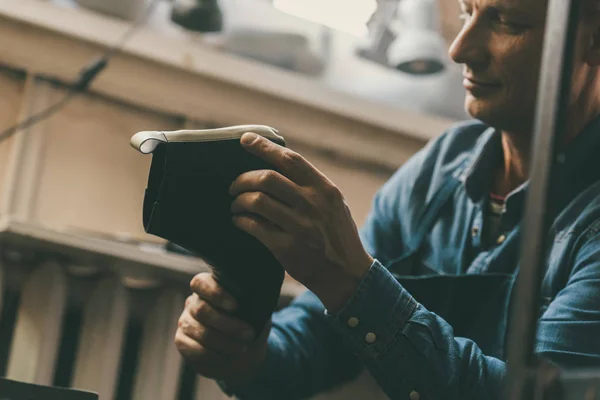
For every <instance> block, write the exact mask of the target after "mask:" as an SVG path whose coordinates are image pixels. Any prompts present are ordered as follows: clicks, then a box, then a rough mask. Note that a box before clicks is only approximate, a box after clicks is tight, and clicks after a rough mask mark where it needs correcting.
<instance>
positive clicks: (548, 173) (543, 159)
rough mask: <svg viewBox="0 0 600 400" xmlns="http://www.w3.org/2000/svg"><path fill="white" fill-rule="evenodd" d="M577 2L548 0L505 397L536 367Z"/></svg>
mask: <svg viewBox="0 0 600 400" xmlns="http://www.w3.org/2000/svg"><path fill="white" fill-rule="evenodd" d="M580 3H581V1H579V0H549V2H548V12H547V16H546V32H545V39H544V48H543V54H542V63H541V71H540V78H539V88H538V97H537V99H538V100H537V111H536V116H535V125H534V142H533V146H532V149H533V154H532V161H531V168H530V171H531V175H530V178H531V179H530V181H531V183H530V186H529V190H528V194H527V203H526V208H525V216H524V220H523V231H522V232H523V235H522V245H521V260H520V264H519V265H520V272H519V276H518V278H517V283H516V288H515V290H516V292H515V297H514V302H513V304H514V308H513V310H512V315H511V320H510V325H509V326H510V332H509V342H508V349H507V350H508V353H507V356H508V371H507V380H506V393H505V395H506V398H507V399H511V400H515V399H525V398H527V397H526V396H527V394H526V393H524V389H525V387H526V385H527V383H528V382H527V381H528V378H529V377H530V368H531V367H534V363H533V353H534V346H535V337H536V333H537V316H538V310H539V303H538V299H539V292H540V286H541V280H542V277H543V272H544V270H545V268H544V266H545V261H546V257H545V254H546V249H547V247H546V246H547V243H546V239H547V232H548V230H549V227H550V224H551V220H550V218H549V217H550V216H549V211H550V210H552V204H549V201H550V200H552V198H553V196H552V193H553V191H554V190H556V187H555V186H553V185H551V183H553V181H552V179H553V177H555V176H556V167H557V163H556V162H555V160H556V159H557V152H556V150H557V145H559V144H560V143H561V142H562V138H563V135H564V130H565V127H566V118H567V105H568V101H569V94H570V83H571V76H572V71H573V60H574V47H575V46H574V43H575V37H576V33H577V21H578V18H579V15H580V6H581V4H580Z"/></svg>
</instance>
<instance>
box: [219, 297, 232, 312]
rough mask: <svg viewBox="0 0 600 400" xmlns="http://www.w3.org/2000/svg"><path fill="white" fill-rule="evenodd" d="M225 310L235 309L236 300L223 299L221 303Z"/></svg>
mask: <svg viewBox="0 0 600 400" xmlns="http://www.w3.org/2000/svg"><path fill="white" fill-rule="evenodd" d="M221 306H222V307H223V309H224V310H227V311H233V310H235V302H234V301H232V300H229V299H228V300H223V304H222V305H221Z"/></svg>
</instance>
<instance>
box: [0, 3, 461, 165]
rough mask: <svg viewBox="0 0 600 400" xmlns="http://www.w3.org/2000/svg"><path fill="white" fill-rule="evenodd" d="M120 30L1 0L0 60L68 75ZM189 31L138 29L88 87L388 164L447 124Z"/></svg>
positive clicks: (73, 14) (54, 9) (60, 10)
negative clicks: (264, 128) (179, 34)
mask: <svg viewBox="0 0 600 400" xmlns="http://www.w3.org/2000/svg"><path fill="white" fill-rule="evenodd" d="M128 28H129V24H128V23H127V22H125V21H122V20H118V19H115V18H110V17H106V16H103V15H101V14H98V13H94V12H91V11H88V10H84V9H74V8H65V7H60V6H57V5H55V4H52V3H50V2H46V1H40V0H19V1H18V2H15V1H13V0H0V54H2V56H1V57H0V62H1V63H6V64H8V65H11V66H15V67H18V68H23V69H25V70H28V71H32V72H35V73H40V74H45V75H50V76H55V77H57V78H59V79H63V80H66V81H72V80H73V79H74V77H75V76H77V74H78V72H79V70H80V68H81V67H82V66H83V65H86V64H88V63H89V62H90V60H92V59H94V58H95V57H97V56H98V55H99V54H101V52H102V50H104V49H106V48H108V47H111V46H113V45H114V44H115V43H118V42H119V39H120V38H121V36H122V34H123V33H124V32H125V31H127V29H128ZM186 38H187V37H186ZM188 39H189V40H178V39H176V38H174V37H171V36H164V35H161V34H160V33H159V32H157V31H154V30H152V29H151V28H148V27H146V28H142V29H141V30H140V31H139V32H137V33H136V34H135V35H134V36H133V37H132V38H131V39H130V40H129V41H128V42H127V44H126V45H125V48H124V50H123V52H122V53H121V54H118V55H117V56H116V57H115V58H114V59H113V60H112V61H111V64H110V66H109V67H108V68H107V70H105V71H104V72H103V73H102V74H101V75H100V76H99V78H98V79H97V80H96V81H95V83H94V85H93V86H92V89H93V90H94V91H96V92H99V93H103V94H106V95H109V96H113V97H116V98H119V99H122V100H124V101H127V102H129V103H133V104H137V105H139V106H142V107H148V108H151V109H155V110H160V111H163V112H165V113H172V114H173V113H176V114H179V115H185V116H187V117H191V118H195V119H198V120H210V121H214V122H216V123H227V124H232V123H262V124H271V125H273V126H275V127H276V128H278V129H280V130H281V131H282V132H283V133H284V135H286V136H287V138H289V139H291V141H292V142H293V141H297V142H299V143H304V144H310V145H313V146H316V147H322V148H323V149H325V150H331V151H334V150H335V151H337V152H340V153H342V154H343V155H344V156H346V157H350V158H356V159H357V160H364V161H367V162H375V163H379V164H383V165H385V166H387V167H389V168H391V169H393V168H396V167H398V166H399V165H401V164H402V162H404V161H405V160H406V159H407V158H408V157H409V156H410V155H411V154H413V153H414V152H415V151H416V150H418V149H419V148H420V147H422V145H423V144H424V143H425V142H426V141H428V140H429V139H431V138H433V137H435V136H437V135H439V134H440V133H441V132H442V131H443V130H445V129H447V128H448V127H449V126H450V125H451V124H453V123H454V122H455V121H451V120H447V119H444V118H439V117H436V116H433V115H424V114H417V113H413V112H408V111H405V110H402V109H399V108H397V107H393V106H390V105H384V104H379V103H376V102H372V101H369V100H366V99H361V98H359V97H356V96H352V95H350V94H345V93H343V92H341V91H338V90H336V89H334V88H331V87H328V86H326V85H325V84H323V83H321V82H319V81H318V80H315V79H312V78H309V77H305V76H302V75H300V74H297V73H294V72H290V71H285V70H281V69H278V68H276V67H273V66H269V65H265V64H261V63H259V62H255V61H252V60H247V59H244V58H241V57H236V56H234V55H230V54H226V53H224V52H221V51H219V50H217V49H215V48H211V47H210V46H208V45H206V44H203V43H202V41H201V40H198V39H197V36H195V37H194V36H192V35H190V36H189V38H188ZM274 110H276V111H274Z"/></svg>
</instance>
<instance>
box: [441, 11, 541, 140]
mask: <svg viewBox="0 0 600 400" xmlns="http://www.w3.org/2000/svg"><path fill="white" fill-rule="evenodd" d="M460 4H461V8H462V11H463V15H462V17H463V18H464V21H465V22H464V26H463V28H462V30H461V32H460V33H459V35H458V36H457V37H456V39H455V41H454V43H453V44H452V46H451V47H450V56H451V57H452V59H453V60H454V61H455V62H457V63H460V64H464V70H463V71H464V72H463V73H464V82H463V83H464V86H465V88H466V89H467V96H466V100H465V107H466V109H467V111H468V112H469V114H470V115H471V116H472V117H474V118H477V119H480V120H482V121H484V122H486V123H487V124H489V125H492V126H495V127H497V128H500V129H505V130H508V131H515V132H527V131H529V130H530V129H531V126H532V121H533V115H534V111H535V98H536V92H537V83H538V74H539V68H540V58H541V52H542V44H543V39H544V21H545V15H546V7H547V3H546V0H460Z"/></svg>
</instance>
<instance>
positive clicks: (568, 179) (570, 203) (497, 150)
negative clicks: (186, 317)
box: [221, 119, 600, 400]
mask: <svg viewBox="0 0 600 400" xmlns="http://www.w3.org/2000/svg"><path fill="white" fill-rule="evenodd" d="M598 149H600V119H596V120H595V121H593V122H592V123H591V124H589V125H588V127H587V128H586V129H585V130H584V131H583V132H582V133H581V134H580V135H578V137H577V138H576V139H575V140H574V141H573V142H572V143H571V144H570V145H569V146H567V147H566V148H565V149H564V151H563V152H562V153H560V154H559V157H558V161H559V168H558V173H557V175H556V179H557V181H558V184H557V185H556V187H557V188H558V190H557V191H556V192H555V193H554V194H553V201H554V202H555V204H557V205H558V206H557V208H556V210H555V212H554V213H553V214H552V215H553V217H554V218H553V225H552V228H551V230H550V232H549V242H548V243H549V249H548V254H547V269H546V272H545V276H544V280H543V283H542V291H541V294H542V298H541V299H540V304H541V309H540V312H539V319H538V322H539V325H538V335H537V342H536V351H537V353H538V354H539V355H540V356H541V357H544V358H546V359H549V360H551V361H552V362H554V363H556V364H558V365H559V366H561V367H565V368H569V367H589V366H600V160H599V159H600V157H599V156H598V154H597V152H598ZM501 155H502V147H501V137H500V133H499V132H497V131H495V130H494V129H492V128H489V127H487V126H485V125H484V124H482V123H480V122H478V121H473V122H467V123H462V124H459V125H456V126H454V127H452V128H450V129H449V130H448V131H447V132H445V133H444V134H442V135H441V136H440V137H439V138H437V139H435V140H433V141H431V142H430V143H429V144H428V145H427V146H426V147H425V148H423V149H422V150H421V151H420V152H418V153H417V154H416V155H415V156H414V157H413V158H412V159H411V160H409V161H408V162H407V163H406V164H405V165H403V166H402V167H401V168H400V169H399V170H398V171H397V172H396V173H395V174H394V175H393V176H392V177H391V179H390V180H389V181H388V182H387V183H386V184H385V185H384V186H383V187H382V188H381V189H380V190H379V191H378V193H377V194H376V196H375V198H374V200H373V203H372V209H371V212H370V214H369V216H368V218H367V221H366V223H365V224H364V226H363V227H362V228H361V232H360V234H361V238H362V240H363V243H364V246H365V248H366V249H367V251H368V252H369V253H370V254H371V255H372V256H373V257H374V258H375V261H374V263H373V264H372V265H371V267H370V269H369V271H368V273H367V275H366V276H365V277H364V279H363V281H362V282H361V283H360V285H359V287H358V289H357V290H356V292H355V293H354V295H353V296H352V298H351V299H350V300H349V302H348V303H347V304H346V305H345V307H344V308H343V309H342V310H341V311H340V312H338V313H337V314H330V313H328V312H327V311H326V310H324V307H323V305H322V304H321V302H320V301H319V300H318V299H317V297H316V296H315V295H314V294H312V293H310V292H306V293H305V294H303V295H301V296H299V297H298V298H297V299H296V300H295V301H294V302H293V303H292V304H291V305H290V306H289V307H287V308H285V309H283V310H281V311H279V312H277V313H275V314H274V315H273V319H272V322H273V327H272V331H271V333H270V336H269V341H268V351H267V361H266V363H265V365H264V367H263V368H262V370H261V371H260V373H259V374H258V376H257V377H256V378H255V380H254V381H253V382H252V383H251V384H249V385H247V386H245V387H238V388H230V387H227V385H226V384H224V383H221V385H222V388H223V389H224V390H225V391H226V392H227V393H229V394H233V393H234V394H235V395H236V396H238V398H240V399H242V400H246V399H248V400H252V399H262V400H264V399H281V400H284V399H285V400H293V399H302V398H306V397H309V396H311V395H313V394H315V393H319V392H322V391H324V390H327V389H330V388H332V387H335V386H336V385H339V384H340V383H343V382H346V381H348V380H351V379H353V378H354V377H356V376H358V374H359V373H360V372H361V371H362V370H363V369H364V368H367V369H368V370H369V372H370V373H371V375H372V376H373V377H374V378H375V379H376V380H377V382H378V384H379V385H380V386H381V388H382V389H383V390H384V391H385V393H386V394H387V395H388V396H389V397H390V398H391V399H408V398H409V393H411V392H412V391H417V392H419V393H420V395H421V399H423V398H430V399H445V400H454V399H457V400H458V399H496V398H499V397H500V393H501V387H502V381H503V377H504V374H505V370H506V364H505V362H506V360H505V358H504V349H503V340H504V339H505V338H504V334H505V331H506V319H507V318H506V312H505V311H506V310H507V309H508V308H509V298H510V288H511V287H512V286H511V282H512V280H514V279H512V280H511V278H514V276H515V275H516V272H517V271H518V263H519V258H518V253H519V247H520V243H521V239H522V238H521V236H520V221H521V217H522V213H523V209H524V200H525V193H526V191H527V187H528V185H527V183H526V184H524V185H522V186H521V187H519V188H518V189H516V190H515V191H513V192H512V193H511V194H510V195H509V196H508V198H507V199H506V212H505V215H504V216H503V219H502V227H501V230H502V232H503V233H502V234H501V235H499V236H498V238H497V240H496V241H495V242H494V243H492V245H486V246H484V243H483V240H482V232H483V228H484V226H483V224H484V223H485V220H484V217H483V214H484V210H485V206H486V199H487V194H488V192H489V190H490V187H489V183H490V182H491V181H492V177H493V173H494V168H495V166H496V165H497V164H496V162H497V160H498V158H497V157H499V156H501ZM450 185H453V189H452V190H451V191H446V193H445V194H443V195H442V194H441V192H442V191H443V190H445V189H443V188H444V187H446V186H448V187H449V186H450ZM441 198H443V200H444V201H437V199H441ZM432 210H433V211H432ZM402 275H404V276H406V277H407V278H409V279H410V278H411V277H415V279H417V278H420V277H432V278H434V279H433V280H434V281H436V279H437V280H439V279H441V281H440V282H438V283H439V284H438V283H435V282H434V284H433V285H432V286H431V290H429V293H427V291H425V290H421V287H420V286H419V285H420V283H418V282H417V284H416V285H415V283H414V282H411V281H410V280H407V281H403V279H402ZM488 277H491V278H492V280H494V279H496V277H500V278H501V280H503V282H504V283H502V284H501V285H502V287H503V288H508V291H505V292H503V294H501V295H498V296H496V297H494V295H490V293H491V292H494V290H495V289H494V288H493V287H492V286H494V285H495V286H498V287H499V285H497V284H495V283H493V284H492V286H490V287H492V288H491V289H489V288H488V287H487V286H486V285H487V283H486V282H485V281H484V280H485V279H487V278H488ZM444 279H446V281H444ZM461 279H462V280H461ZM469 279H471V283H468V282H467V286H461V285H462V283H461V284H460V285H458V286H457V290H455V291H453V292H451V291H448V290H446V288H447V287H450V286H452V285H453V283H452V282H455V280H456V282H464V281H465V280H469ZM478 279H481V280H479V281H478ZM403 282H405V283H403ZM473 282H475V283H473ZM408 284H410V286H407V285H408ZM469 285H470V286H469ZM465 288H466V289H465ZM417 293H418V294H417ZM499 293H500V292H499ZM436 302H437V304H438V305H439V304H442V305H443V304H446V309H445V310H443V309H442V308H443V307H442V308H440V310H442V312H434V311H435V310H431V309H430V307H429V304H431V305H432V307H438V306H435V304H436ZM450 319H452V321H451V320H450Z"/></svg>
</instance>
